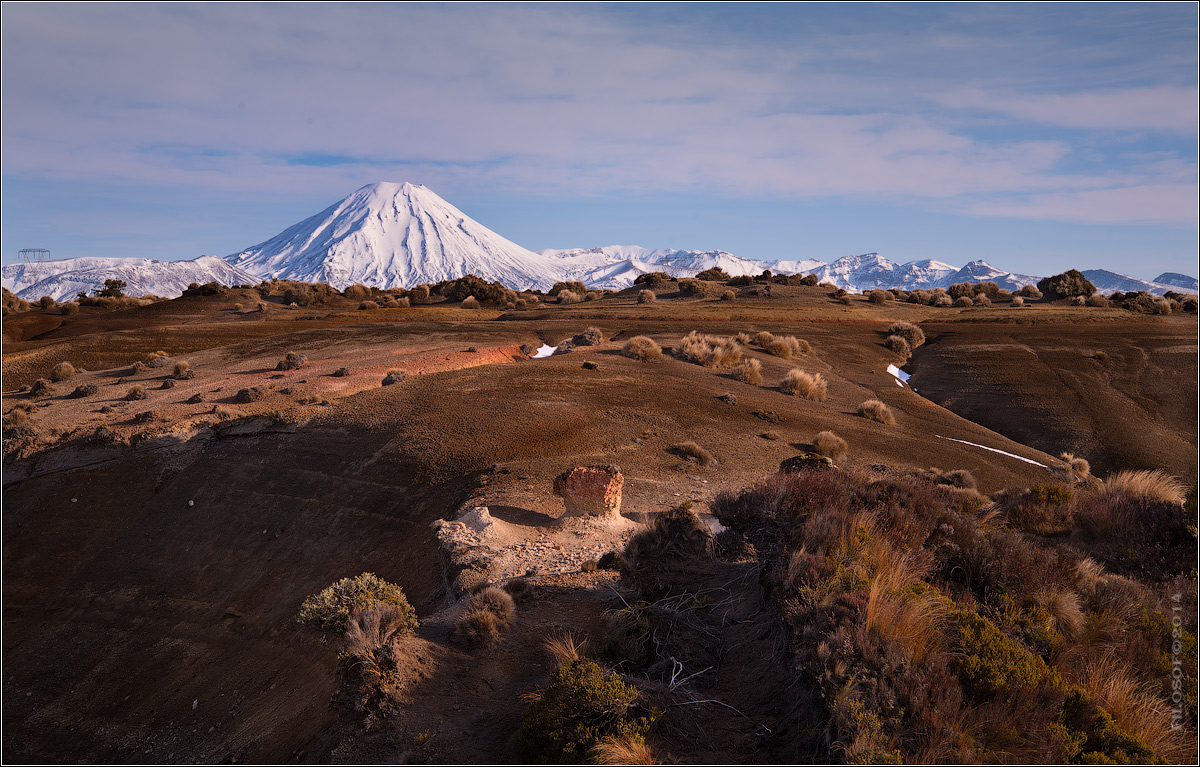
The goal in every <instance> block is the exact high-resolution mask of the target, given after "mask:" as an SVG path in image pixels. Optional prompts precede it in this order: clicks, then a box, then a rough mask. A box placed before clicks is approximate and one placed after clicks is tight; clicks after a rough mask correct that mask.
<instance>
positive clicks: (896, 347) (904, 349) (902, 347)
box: [883, 334, 912, 359]
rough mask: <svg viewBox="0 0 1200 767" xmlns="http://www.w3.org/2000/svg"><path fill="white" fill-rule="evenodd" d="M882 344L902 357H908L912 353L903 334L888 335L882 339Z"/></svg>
mask: <svg viewBox="0 0 1200 767" xmlns="http://www.w3.org/2000/svg"><path fill="white" fill-rule="evenodd" d="M883 345H884V346H886V347H887V348H889V349H891V350H892V351H894V352H895V353H896V354H899V355H900V356H901V357H903V358H904V359H908V357H909V356H911V355H912V347H911V346H909V344H908V340H907V339H905V338H904V336H898V335H894V334H893V335H890V336H888V337H887V338H885V339H883Z"/></svg>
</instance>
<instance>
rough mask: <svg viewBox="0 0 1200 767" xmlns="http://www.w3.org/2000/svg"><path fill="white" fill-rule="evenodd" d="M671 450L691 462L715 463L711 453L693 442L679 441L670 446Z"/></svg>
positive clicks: (708, 464) (706, 464)
mask: <svg viewBox="0 0 1200 767" xmlns="http://www.w3.org/2000/svg"><path fill="white" fill-rule="evenodd" d="M671 452H672V453H674V454H675V455H677V456H679V457H680V458H683V459H684V460H686V461H690V462H692V463H698V464H700V465H701V466H711V465H712V464H714V463H716V462H717V461H716V459H715V458H713V454H712V453H710V452H708V451H707V450H705V449H704V448H702V447H700V446H699V445H697V444H696V443H695V442H681V443H680V444H678V445H675V446H674V447H672V448H671Z"/></svg>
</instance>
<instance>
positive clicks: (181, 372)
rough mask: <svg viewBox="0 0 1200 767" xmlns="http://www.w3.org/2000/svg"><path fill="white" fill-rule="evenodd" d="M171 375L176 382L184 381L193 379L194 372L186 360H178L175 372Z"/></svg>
mask: <svg viewBox="0 0 1200 767" xmlns="http://www.w3.org/2000/svg"><path fill="white" fill-rule="evenodd" d="M172 375H173V376H174V378H175V380H177V381H186V380H188V379H190V378H195V377H196V371H195V370H192V366H191V364H190V363H189V362H188V361H187V360H180V361H179V362H176V363H175V370H174V372H173V373H172Z"/></svg>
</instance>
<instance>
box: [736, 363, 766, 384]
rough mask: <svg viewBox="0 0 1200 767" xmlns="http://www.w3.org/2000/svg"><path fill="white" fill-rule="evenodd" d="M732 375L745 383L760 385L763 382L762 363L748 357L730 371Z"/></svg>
mask: <svg viewBox="0 0 1200 767" xmlns="http://www.w3.org/2000/svg"><path fill="white" fill-rule="evenodd" d="M730 375H731V376H733V377H734V378H735V379H737V380H739V381H741V382H742V383H744V384H750V385H751V386H758V385H759V384H761V383H762V382H763V377H762V363H761V362H759V361H758V360H756V359H748V360H746V361H745V362H743V363H742V364H740V365H738V366H737V367H735V368H734V369H733V370H732V371H730Z"/></svg>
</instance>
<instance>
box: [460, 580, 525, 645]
mask: <svg viewBox="0 0 1200 767" xmlns="http://www.w3.org/2000/svg"><path fill="white" fill-rule="evenodd" d="M516 612H517V607H516V603H515V602H513V598H512V596H511V595H510V594H509V593H508V592H507V591H505V590H504V589H502V588H500V587H498V586H486V587H484V588H482V589H480V590H479V591H478V592H476V593H475V594H474V595H473V596H472V597H471V599H470V601H469V602H468V603H467V606H466V608H465V609H464V610H463V613H462V615H461V616H460V617H459V619H458V621H457V622H456V623H455V624H454V635H455V638H457V639H458V641H460V642H462V643H463V644H465V645H467V646H468V647H472V648H480V647H487V646H489V645H493V644H495V643H496V642H498V641H499V640H500V637H501V636H502V635H503V634H504V631H505V629H507V628H508V626H509V624H511V623H512V620H513V617H514V616H515V615H516Z"/></svg>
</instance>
